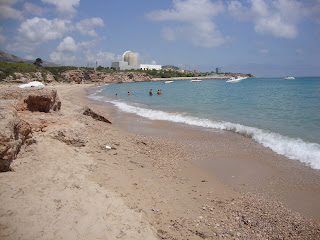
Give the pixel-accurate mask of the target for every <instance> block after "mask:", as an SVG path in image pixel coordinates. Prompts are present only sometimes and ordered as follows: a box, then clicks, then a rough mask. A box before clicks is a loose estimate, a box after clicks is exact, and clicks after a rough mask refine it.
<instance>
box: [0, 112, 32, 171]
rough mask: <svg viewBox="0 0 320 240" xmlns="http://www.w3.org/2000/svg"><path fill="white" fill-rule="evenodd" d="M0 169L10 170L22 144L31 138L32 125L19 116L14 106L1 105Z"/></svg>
mask: <svg viewBox="0 0 320 240" xmlns="http://www.w3.org/2000/svg"><path fill="white" fill-rule="evenodd" d="M0 119H1V121H0V171H1V172H4V171H9V170H10V164H11V162H12V161H13V160H14V159H15V158H16V156H17V154H18V153H19V151H20V148H21V146H22V145H23V144H24V143H25V141H26V140H27V139H29V138H31V133H32V131H31V127H30V125H29V124H28V123H27V122H25V121H23V120H21V119H20V118H19V117H18V114H17V111H16V110H15V109H14V108H13V107H8V106H1V107H0Z"/></svg>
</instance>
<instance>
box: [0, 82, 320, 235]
mask: <svg viewBox="0 0 320 240" xmlns="http://www.w3.org/2000/svg"><path fill="white" fill-rule="evenodd" d="M90 87H93V85H67V84H61V85H53V86H47V88H55V89H57V91H58V96H59V98H60V100H61V110H60V111H57V112H50V113H35V112H34V113H30V112H29V113H28V112H24V113H23V114H22V115H21V118H23V119H25V120H28V119H30V118H31V117H32V118H33V119H34V118H36V119H37V121H38V122H41V124H42V127H41V128H36V126H33V129H37V130H36V131H34V132H33V139H34V141H33V142H32V144H30V145H25V146H23V147H22V149H21V151H20V153H19V154H18V156H17V158H16V159H15V160H14V161H13V163H12V164H11V167H12V169H13V171H10V172H3V173H1V174H0V186H1V198H0V199H1V200H0V201H1V207H0V214H1V215H0V238H1V239H221V238H226V239H317V238H319V236H320V206H319V202H320V189H319V183H320V172H319V171H315V170H312V169H310V168H308V167H306V166H304V165H303V164H300V163H299V162H294V161H291V160H288V159H286V158H285V157H281V156H279V155H277V154H275V153H273V152H272V151H271V150H269V149H266V148H263V147H262V146H260V145H258V144H257V143H254V142H253V141H252V140H250V139H248V138H245V137H243V136H238V135H235V134H232V133H230V132H206V131H203V130H202V131H201V130H199V129H197V128H190V127H186V126H180V127H177V126H176V125H172V124H169V123H167V122H160V121H153V122H151V121H148V120H145V119H142V118H138V117H136V116H133V115H129V114H123V113H119V112H117V111H116V109H114V108H113V107H112V106H109V105H105V104H101V103H98V102H94V101H92V100H89V99H88V98H87V97H86V96H87V94H88V92H90V91H92V89H90ZM85 107H89V108H90V109H92V110H94V111H95V112H99V113H102V114H103V115H104V116H107V118H108V119H109V120H111V122H112V124H109V123H106V122H102V121H97V120H96V119H93V118H92V117H90V116H87V115H84V114H83V112H84V108H85ZM31 115H32V116H31ZM209 143H210V144H209ZM106 146H110V148H111V149H106Z"/></svg>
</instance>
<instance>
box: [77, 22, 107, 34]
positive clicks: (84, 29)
mask: <svg viewBox="0 0 320 240" xmlns="http://www.w3.org/2000/svg"><path fill="white" fill-rule="evenodd" d="M95 26H98V27H103V26H104V22H103V20H102V19H101V18H88V19H84V20H82V21H80V22H78V23H77V24H76V28H77V29H78V30H79V31H80V33H81V34H83V35H88V36H90V37H97V36H98V34H97V33H96V31H95V30H94V27H95Z"/></svg>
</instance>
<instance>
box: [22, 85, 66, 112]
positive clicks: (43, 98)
mask: <svg viewBox="0 0 320 240" xmlns="http://www.w3.org/2000/svg"><path fill="white" fill-rule="evenodd" d="M19 93H20V102H19V103H18V104H17V105H16V109H17V110H18V111H26V110H28V111H31V112H45V113H48V112H50V111H58V110H60V108H61V101H60V100H59V97H58V95H57V90H55V89H46V88H29V89H22V90H21V91H20V92H19Z"/></svg>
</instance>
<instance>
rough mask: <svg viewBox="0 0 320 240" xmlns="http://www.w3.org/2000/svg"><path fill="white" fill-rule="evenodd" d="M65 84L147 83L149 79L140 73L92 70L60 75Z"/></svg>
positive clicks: (68, 72)
mask: <svg viewBox="0 0 320 240" xmlns="http://www.w3.org/2000/svg"><path fill="white" fill-rule="evenodd" d="M62 76H64V78H65V79H66V81H67V82H71V83H78V84H80V83H94V82H99V83H125V82H148V81H151V77H150V76H149V75H148V74H146V73H141V72H111V73H107V72H98V71H94V70H83V69H78V70H69V71H66V72H64V73H62Z"/></svg>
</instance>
